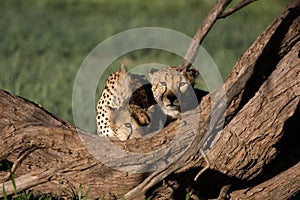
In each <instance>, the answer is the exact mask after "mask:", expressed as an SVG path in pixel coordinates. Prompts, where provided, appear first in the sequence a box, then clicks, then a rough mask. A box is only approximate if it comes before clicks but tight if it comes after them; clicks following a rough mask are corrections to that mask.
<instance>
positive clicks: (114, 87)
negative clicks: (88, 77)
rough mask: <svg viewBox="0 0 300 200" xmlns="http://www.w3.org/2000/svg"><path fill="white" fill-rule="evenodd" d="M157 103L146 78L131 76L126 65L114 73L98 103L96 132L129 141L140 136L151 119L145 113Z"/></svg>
mask: <svg viewBox="0 0 300 200" xmlns="http://www.w3.org/2000/svg"><path fill="white" fill-rule="evenodd" d="M154 102H155V100H154V97H153V95H152V92H151V85H150V84H149V82H148V81H147V79H146V77H145V76H143V75H138V74H131V73H129V72H127V71H126V68H125V66H124V65H122V66H121V68H120V70H118V71H116V72H115V73H113V74H111V75H110V76H109V77H108V79H107V80H106V82H105V87H104V89H103V91H102V94H101V97H100V99H99V101H98V104H97V108H96V111H97V115H96V121H97V133H98V135H100V136H104V137H117V138H119V139H120V140H127V139H131V138H134V137H141V136H142V135H143V133H142V132H143V129H142V127H140V126H147V125H149V123H150V118H149V116H148V115H147V113H146V110H147V109H148V108H149V107H150V106H151V105H153V104H154Z"/></svg>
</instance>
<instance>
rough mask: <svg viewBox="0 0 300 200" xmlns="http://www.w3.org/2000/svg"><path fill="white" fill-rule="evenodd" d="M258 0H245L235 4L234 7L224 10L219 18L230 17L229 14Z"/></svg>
mask: <svg viewBox="0 0 300 200" xmlns="http://www.w3.org/2000/svg"><path fill="white" fill-rule="evenodd" d="M255 1H257V0H245V1H241V2H240V3H238V4H237V5H235V6H233V7H232V8H230V9H229V10H228V11H226V12H223V13H222V14H221V15H220V16H219V17H218V18H219V19H221V18H225V17H228V16H229V15H231V14H233V13H235V12H236V11H238V10H240V9H242V8H243V7H245V6H247V5H249V4H251V3H253V2H255Z"/></svg>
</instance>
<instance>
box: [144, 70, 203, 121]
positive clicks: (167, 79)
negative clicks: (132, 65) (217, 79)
mask: <svg viewBox="0 0 300 200" xmlns="http://www.w3.org/2000/svg"><path fill="white" fill-rule="evenodd" d="M198 75H199V72H198V71H197V70H195V69H189V70H179V69H178V68H177V67H175V66H167V67H164V68H162V69H159V70H158V69H151V70H150V71H149V77H150V83H151V84H152V88H151V89H152V92H153V95H154V99H155V100H156V102H157V104H158V105H159V107H160V109H161V111H162V112H163V113H164V114H165V115H166V116H167V118H166V121H165V126H166V125H167V124H169V123H170V122H171V121H173V120H175V119H176V118H178V116H179V114H180V113H181V112H184V111H187V110H190V109H192V108H194V107H196V106H197V105H198V100H199V98H201V97H203V96H204V95H205V94H206V92H205V91H201V90H199V91H197V94H196V95H197V96H195V90H194V85H195V79H196V78H197V77H198ZM195 97H196V99H195ZM195 100H196V101H195Z"/></svg>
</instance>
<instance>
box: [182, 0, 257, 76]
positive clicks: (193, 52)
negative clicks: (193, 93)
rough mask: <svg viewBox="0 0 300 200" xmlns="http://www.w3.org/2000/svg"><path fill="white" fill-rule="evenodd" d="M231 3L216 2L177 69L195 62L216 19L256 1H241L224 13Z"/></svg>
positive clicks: (226, 0) (220, 0) (185, 67)
mask: <svg viewBox="0 0 300 200" xmlns="http://www.w3.org/2000/svg"><path fill="white" fill-rule="evenodd" d="M231 1H232V0H218V1H217V3H216V4H215V5H214V7H213V8H212V9H211V11H210V12H209V13H208V15H207V17H206V18H205V19H204V21H203V23H202V25H201V26H200V27H199V29H198V31H197V32H196V34H195V36H194V38H193V40H192V42H191V43H190V46H189V48H188V50H187V52H186V54H185V55H184V58H183V61H182V63H181V65H180V66H179V67H178V68H179V69H180V70H182V71H183V70H186V69H188V68H189V67H191V65H192V64H193V62H194V61H195V58H196V56H197V52H198V49H199V47H200V45H201V43H202V41H203V40H204V38H205V37H206V35H207V33H208V32H209V31H210V29H211V28H212V26H213V25H214V24H215V22H216V21H217V20H218V19H220V18H225V17H227V16H229V15H231V14H233V13H234V12H236V11H238V10H240V9H241V8H243V7H245V6H247V5H249V4H250V3H252V2H254V1H257V0H244V1H243V0H242V1H241V2H239V3H238V4H237V5H236V6H234V7H232V8H230V9H229V10H228V11H227V12H224V11H225V9H226V8H227V6H228V5H229V4H230V3H231Z"/></svg>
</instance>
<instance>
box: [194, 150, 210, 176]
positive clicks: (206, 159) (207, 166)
mask: <svg viewBox="0 0 300 200" xmlns="http://www.w3.org/2000/svg"><path fill="white" fill-rule="evenodd" d="M200 153H201V155H202V156H203V158H204V160H205V162H206V166H205V167H204V168H203V169H201V170H200V172H198V174H197V175H196V176H195V178H194V181H197V179H198V178H199V176H200V175H201V174H203V173H204V172H205V171H206V170H207V169H209V168H210V163H209V160H208V158H207V156H206V155H205V153H204V151H203V149H200Z"/></svg>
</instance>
